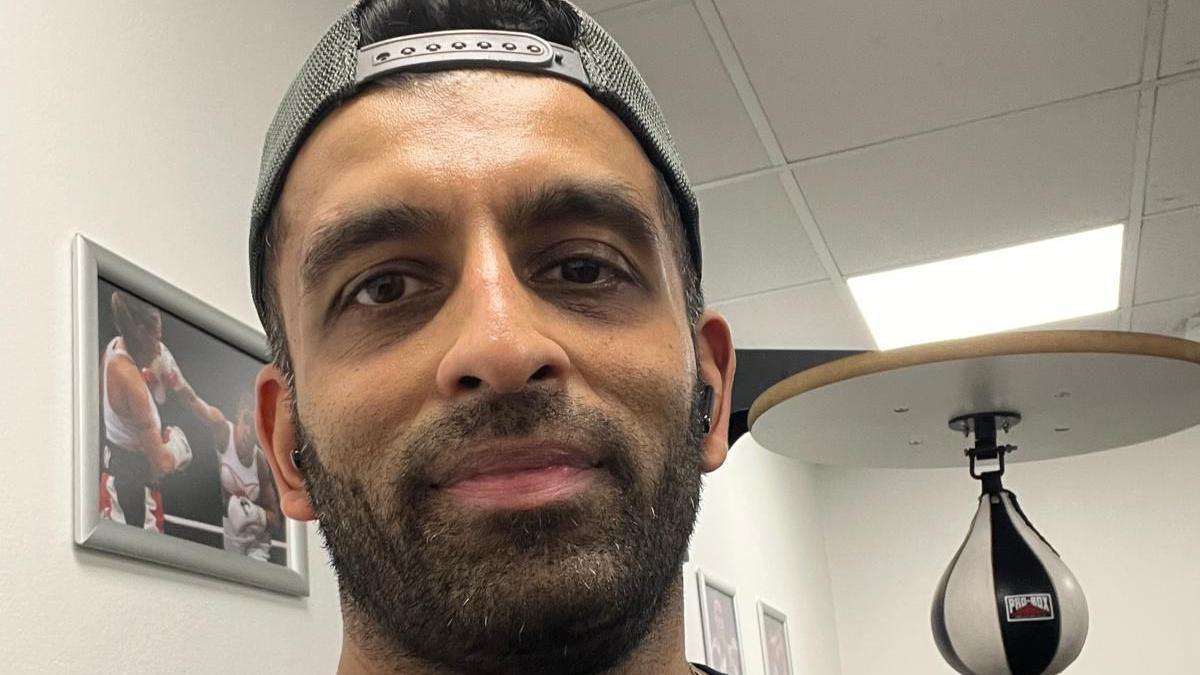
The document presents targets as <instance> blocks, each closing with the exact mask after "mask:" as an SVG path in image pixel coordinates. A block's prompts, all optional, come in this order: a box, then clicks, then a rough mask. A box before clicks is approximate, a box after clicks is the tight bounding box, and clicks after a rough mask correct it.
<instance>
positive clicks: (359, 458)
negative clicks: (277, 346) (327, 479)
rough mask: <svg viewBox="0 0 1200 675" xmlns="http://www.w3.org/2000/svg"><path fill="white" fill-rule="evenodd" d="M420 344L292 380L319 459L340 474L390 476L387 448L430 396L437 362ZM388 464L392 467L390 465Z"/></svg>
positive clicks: (393, 442)
mask: <svg viewBox="0 0 1200 675" xmlns="http://www.w3.org/2000/svg"><path fill="white" fill-rule="evenodd" d="M427 351H428V350H425V349H422V348H421V346H420V345H413V344H408V345H405V347H404V349H403V354H392V355H386V354H380V355H377V356H376V357H373V358H370V359H360V360H359V361H358V362H355V363H349V364H346V363H343V362H338V363H337V364H336V365H330V366H326V367H323V368H319V369H313V372H312V373H311V377H310V378H308V379H307V380H306V381H305V383H304V384H301V383H299V382H298V383H297V386H298V388H299V392H300V399H301V402H302V409H301V416H302V418H303V419H304V421H305V423H306V425H307V426H308V427H309V431H310V432H311V433H312V435H313V436H314V437H315V440H316V441H317V443H318V446H319V447H320V449H321V453H322V454H321V461H322V462H323V463H325V465H326V467H327V468H329V469H330V470H331V471H334V472H337V473H339V474H341V475H345V476H358V477H363V478H364V479H365V478H367V477H370V476H384V475H390V474H391V473H392V472H391V471H388V470H386V469H388V468H389V464H390V463H394V462H396V461H398V460H400V459H402V458H396V457H393V455H394V452H392V451H391V448H393V447H394V446H395V445H396V442H397V439H398V438H400V437H401V436H402V435H403V433H404V431H405V430H407V429H408V428H409V427H410V426H411V425H412V423H413V421H414V420H416V419H418V418H419V416H420V415H421V413H422V412H423V409H424V406H425V405H426V404H427V403H428V402H429V401H430V400H432V399H433V393H434V392H433V387H434V376H435V374H436V364H437V361H436V359H435V358H433V357H432V356H431V355H429V354H428V353H427ZM392 468H394V467H392Z"/></svg>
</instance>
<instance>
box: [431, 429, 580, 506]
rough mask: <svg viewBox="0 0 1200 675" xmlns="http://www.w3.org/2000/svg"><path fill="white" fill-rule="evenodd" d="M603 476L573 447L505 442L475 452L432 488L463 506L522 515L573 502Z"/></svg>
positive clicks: (557, 444)
mask: <svg viewBox="0 0 1200 675" xmlns="http://www.w3.org/2000/svg"><path fill="white" fill-rule="evenodd" d="M602 471H604V468H603V466H602V464H601V463H600V461H599V460H598V459H597V458H595V457H593V456H592V455H590V454H589V453H586V452H584V451H582V450H581V449H579V448H576V447H574V446H570V445H566V444H561V443H554V442H546V441H529V440H525V441H520V440H506V441H502V442H494V443H487V444H484V445H482V446H480V447H477V448H474V449H473V451H472V452H471V454H470V456H469V457H467V458H465V460H464V461H463V462H462V463H461V464H460V465H458V466H457V467H455V468H454V469H453V470H452V471H451V472H449V474H448V475H447V477H446V479H445V480H442V481H440V482H438V483H435V484H434V488H435V489H437V490H439V491H442V492H444V493H445V494H446V495H448V496H449V497H451V498H452V499H454V500H455V501H457V502H459V503H460V504H462V505H464V506H471V507H475V508H482V509H489V510H527V509H536V508H540V507H544V506H548V505H550V504H553V503H556V502H562V501H566V500H569V499H571V498H573V497H576V496H577V495H579V494H581V493H583V492H585V491H587V490H588V489H589V488H591V487H593V486H594V485H595V484H596V483H597V481H598V480H599V478H600V472H602Z"/></svg>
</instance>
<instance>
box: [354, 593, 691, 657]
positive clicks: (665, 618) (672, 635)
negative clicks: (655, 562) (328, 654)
mask: <svg viewBox="0 0 1200 675" xmlns="http://www.w3.org/2000/svg"><path fill="white" fill-rule="evenodd" d="M667 594H668V597H667V601H666V603H665V604H664V605H663V610H662V612H661V613H660V614H659V617H658V619H657V620H656V621H655V623H654V625H653V626H652V627H651V629H650V631H649V632H648V633H647V634H646V637H645V638H643V639H642V641H641V643H639V644H638V646H637V648H636V649H634V651H633V653H631V654H630V655H629V657H628V658H626V659H625V660H624V661H623V662H621V664H619V665H617V666H616V667H614V668H611V669H609V670H606V671H603V672H601V673H595V674H594V675H690V673H691V672H692V670H691V666H690V665H689V664H688V662H687V657H686V656H685V655H684V648H683V585H682V579H681V577H676V578H675V581H674V583H672V584H671V588H670V589H669V590H668V591H667ZM347 611H353V610H350V609H348V608H347V607H346V606H345V605H344V604H343V606H342V612H343V614H345V613H346V612H347ZM342 624H343V629H342V655H341V660H340V661H339V662H338V669H337V675H385V674H386V675H474V674H473V673H465V672H460V671H449V670H446V669H445V668H443V667H440V666H437V665H435V664H430V663H428V662H426V661H421V660H419V659H415V658H412V657H396V658H380V657H377V656H376V653H375V652H374V651H373V650H367V649H365V648H364V642H363V641H362V640H360V639H359V638H358V636H357V635H356V634H355V633H356V632H357V631H354V630H352V629H351V627H352V626H355V625H362V622H354V621H343V622H342Z"/></svg>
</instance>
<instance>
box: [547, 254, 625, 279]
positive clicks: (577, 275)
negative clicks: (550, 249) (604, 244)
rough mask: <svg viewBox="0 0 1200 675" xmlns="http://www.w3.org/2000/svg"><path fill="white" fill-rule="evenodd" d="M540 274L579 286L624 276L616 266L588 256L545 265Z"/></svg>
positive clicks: (574, 257)
mask: <svg viewBox="0 0 1200 675" xmlns="http://www.w3.org/2000/svg"><path fill="white" fill-rule="evenodd" d="M542 276H543V277H544V278H545V279H546V280H548V281H565V282H567V283H570V284H578V285H580V286H594V285H600V284H606V283H610V282H612V281H614V280H617V279H623V278H626V275H625V274H624V272H622V271H621V270H620V269H619V268H618V267H617V266H615V265H613V264H612V263H610V262H608V261H606V260H601V259H599V258H593V257H590V256H573V257H570V258H564V259H563V260H560V261H558V262H556V263H555V264H553V265H551V266H549V267H547V268H546V269H545V270H543V272H542Z"/></svg>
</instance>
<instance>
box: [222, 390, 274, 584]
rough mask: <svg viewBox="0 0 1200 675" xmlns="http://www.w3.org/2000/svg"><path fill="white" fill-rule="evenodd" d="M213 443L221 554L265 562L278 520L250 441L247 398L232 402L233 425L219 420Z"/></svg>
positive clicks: (264, 467)
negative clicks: (234, 408)
mask: <svg viewBox="0 0 1200 675" xmlns="http://www.w3.org/2000/svg"><path fill="white" fill-rule="evenodd" d="M213 439H214V441H215V443H216V449H217V457H218V458H219V459H220V467H221V468H220V474H221V498H222V503H223V504H224V505H225V515H224V516H223V517H222V518H221V525H222V527H223V528H224V530H225V535H224V536H225V550H226V551H233V552H235V553H240V554H242V555H245V556H248V557H251V558H255V559H257V560H262V561H266V560H268V559H269V558H270V555H271V532H278V531H280V528H281V527H282V525H283V515H282V514H281V513H280V512H279V499H278V497H277V496H276V494H275V484H274V482H273V478H272V476H271V466H270V464H269V463H268V462H267V458H266V457H265V456H264V455H263V451H262V448H260V447H259V446H258V441H257V437H256V436H255V431H254V398H253V397H252V396H250V395H249V394H246V395H243V396H242V397H241V399H240V400H239V401H238V410H237V417H236V422H230V421H227V420H225V419H224V417H222V418H221V421H220V424H219V425H218V426H217V428H215V429H214V430H213Z"/></svg>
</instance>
